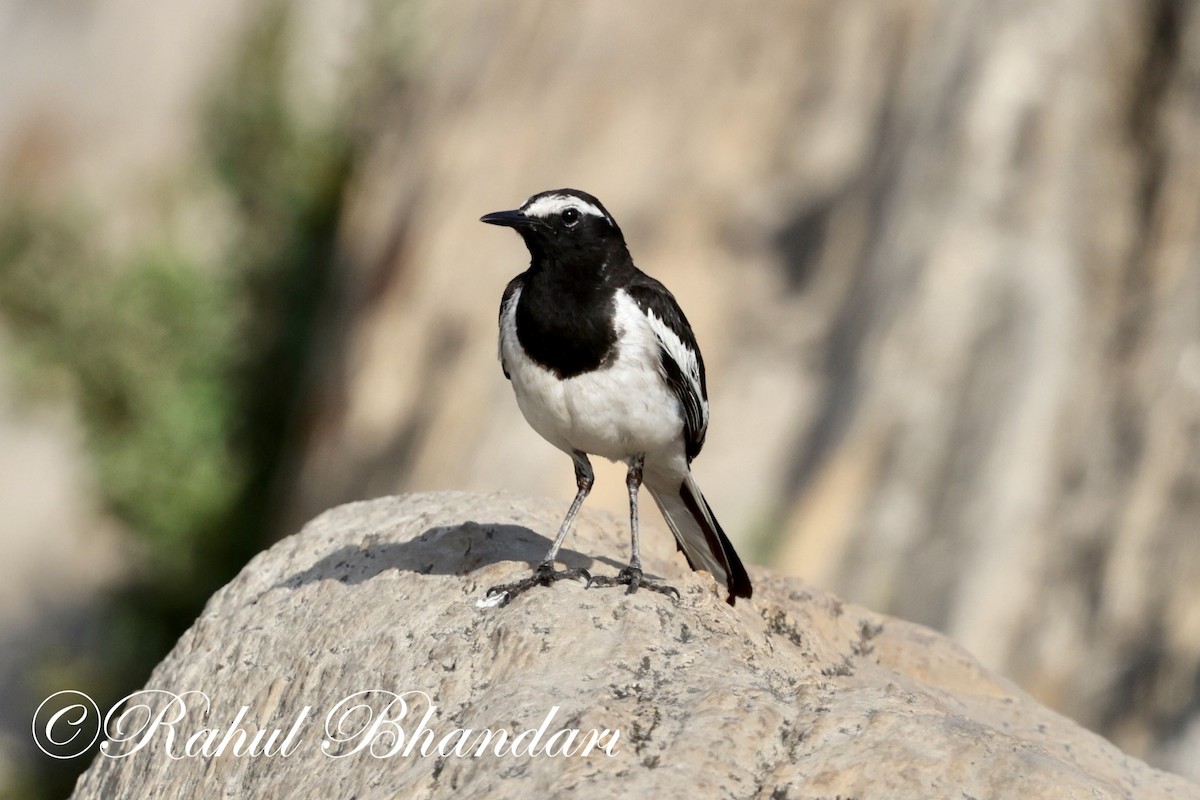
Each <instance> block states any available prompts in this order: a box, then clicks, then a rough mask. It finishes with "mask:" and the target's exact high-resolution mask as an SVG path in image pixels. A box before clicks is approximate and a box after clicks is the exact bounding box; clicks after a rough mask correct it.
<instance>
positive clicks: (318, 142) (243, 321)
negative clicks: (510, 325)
mask: <svg viewBox="0 0 1200 800" xmlns="http://www.w3.org/2000/svg"><path fill="white" fill-rule="evenodd" d="M283 8H284V7H283V6H282V5H274V6H269V7H268V9H267V11H266V12H264V13H263V15H262V18H261V21H260V24H258V25H257V26H256V27H254V28H253V29H252V30H251V32H250V34H249V36H248V37H247V38H246V40H245V41H244V42H243V43H242V46H241V47H240V48H239V53H240V55H239V56H238V58H236V59H235V62H234V64H233V65H232V68H231V70H230V72H229V74H227V75H225V76H222V78H221V80H220V81H219V82H218V91H217V92H216V94H215V95H214V97H213V101H212V103H211V106H210V109H209V112H208V113H207V114H206V116H205V120H204V127H203V137H202V141H203V149H202V151H201V152H199V153H197V154H196V163H195V164H193V165H190V166H189V168H188V169H185V170H184V174H192V175H193V176H195V175H197V174H198V175H199V176H200V178H201V179H202V181H203V184H204V185H205V186H207V187H211V186H212V184H213V182H214V181H215V182H216V184H217V185H218V186H219V187H220V189H221V191H223V192H224V193H225V194H226V196H227V199H228V202H229V206H230V207H232V208H234V209H235V219H234V220H233V224H232V228H233V232H232V234H231V235H229V236H228V237H226V238H225V239H224V241H225V242H226V244H225V246H224V247H223V248H222V251H221V252H219V253H217V254H216V256H215V258H214V257H211V256H210V257H208V258H206V259H205V260H204V263H201V262H200V259H199V257H198V256H194V255H192V254H189V253H188V252H185V250H186V246H185V245H181V244H180V243H177V242H172V241H151V242H146V243H144V244H143V245H141V246H139V247H137V248H134V252H133V255H132V256H129V257H126V258H122V259H119V260H117V259H113V258H111V257H107V256H105V255H103V254H102V253H100V252H98V251H97V248H96V247H95V246H93V245H92V240H93V231H94V230H95V226H94V225H93V224H92V223H91V221H90V220H88V219H87V218H86V217H84V216H82V215H78V214H70V213H66V212H63V211H62V210H60V209H53V210H47V209H34V208H30V207H21V206H14V207H10V208H8V209H7V210H0V319H3V322H4V324H5V327H7V328H8V329H9V330H10V331H11V332H12V333H13V334H14V337H13V338H15V339H16V341H17V349H18V358H19V359H20V362H21V365H20V368H19V370H18V372H19V373H20V374H21V376H22V378H24V380H23V381H22V384H23V385H24V386H25V387H26V390H27V391H28V392H31V393H34V394H35V395H36V394H37V393H40V392H55V391H60V390H63V389H65V390H66V391H67V392H68V393H69V395H70V396H71V398H72V400H73V401H74V403H75V404H76V405H77V407H78V408H79V410H80V413H81V416H82V419H83V422H84V425H85V429H86V431H87V436H88V448H89V452H90V455H91V457H92V460H93V468H94V472H95V474H96V476H97V479H98V481H99V485H100V489H101V492H102V494H103V499H104V501H105V503H106V506H107V508H108V510H109V511H110V512H111V513H112V514H113V515H114V516H115V517H117V518H118V519H119V520H120V521H121V522H122V523H123V524H124V525H125V527H126V528H127V529H128V531H129V532H130V533H131V534H132V535H133V536H134V537H135V538H136V541H137V546H136V547H135V548H133V550H134V552H137V553H139V554H141V555H142V556H144V558H143V559H142V563H140V564H139V565H138V568H137V569H136V570H135V572H134V575H133V577H132V579H131V580H130V582H129V583H128V584H126V585H124V586H122V587H120V588H119V590H118V591H116V592H115V593H114V594H113V596H112V597H111V598H109V602H108V604H107V606H106V608H105V610H104V627H103V630H102V631H99V632H98V633H97V634H96V635H95V637H94V641H90V642H89V643H88V645H87V648H88V649H87V657H86V663H82V662H80V663H75V664H71V663H64V662H57V663H53V664H51V663H48V664H47V665H46V669H45V672H46V673H47V674H53V675H55V676H57V678H56V680H57V681H58V682H59V683H61V682H62V681H63V680H64V679H65V677H64V671H65V672H66V673H67V674H68V675H70V674H73V675H74V676H75V677H76V678H77V679H78V682H77V683H75V682H72V683H73V685H78V686H80V687H89V688H90V689H91V692H90V693H92V694H93V696H94V697H96V699H97V700H98V701H99V702H100V704H101V706H102V707H103V706H104V705H105V703H106V701H107V702H112V701H114V700H115V699H116V698H119V697H121V696H123V695H124V694H125V693H127V692H129V691H131V690H133V689H134V688H136V687H138V686H140V685H141V684H142V683H144V681H145V679H146V676H147V675H148V672H149V669H150V668H151V667H152V666H153V664H154V663H156V662H157V661H158V660H160V659H161V658H162V656H163V655H164V654H165V652H166V650H167V649H168V648H169V647H170V646H171V645H172V644H173V643H174V641H175V640H176V638H177V637H178V636H179V634H180V633H182V631H183V630H184V629H185V628H186V627H187V626H188V625H190V624H191V622H192V621H193V620H194V618H195V616H196V614H197V613H198V612H199V610H200V608H201V607H202V605H203V603H204V602H205V600H206V599H207V598H208V597H209V595H211V593H212V592H213V591H214V590H215V589H216V588H218V587H219V586H220V585H222V584H223V583H225V582H226V581H228V580H229V579H230V578H231V577H232V576H233V575H234V574H235V573H236V572H237V570H238V569H240V568H241V567H242V566H243V565H244V564H245V562H246V561H247V560H248V558H249V557H250V556H251V555H252V554H253V553H255V552H257V551H258V550H260V549H262V548H263V547H264V546H265V545H267V544H269V542H270V539H271V538H272V537H273V536H274V535H275V531H274V530H273V529H272V525H271V520H272V517H273V512H274V509H273V508H272V499H273V498H276V497H278V496H279V494H280V493H279V492H278V488H279V486H278V482H279V480H280V475H281V473H283V472H285V471H286V470H285V469H284V466H285V465H284V459H285V458H286V457H287V453H288V448H289V436H290V435H291V433H292V431H294V430H295V428H296V423H295V417H296V414H297V410H298V409H297V400H298V398H299V397H300V395H301V394H302V391H301V387H302V384H303V381H304V378H305V369H306V365H307V363H308V360H309V358H310V356H311V352H312V342H313V339H314V336H315V335H316V332H317V329H316V324H317V320H318V318H319V315H318V311H319V308H320V305H321V302H322V299H323V297H324V295H325V294H326V291H327V284H328V279H329V276H330V274H331V269H332V264H333V260H334V244H335V237H336V230H337V224H338V220H339V218H340V216H341V206H342V196H343V191H344V188H345V185H346V181H347V178H348V174H349V168H350V164H351V163H352V160H353V155H354V152H353V137H352V135H351V133H352V131H351V130H350V124H349V123H339V125H341V127H338V126H334V125H330V126H324V127H321V128H318V129H314V128H313V127H312V126H311V125H310V124H308V123H305V122H304V121H302V120H300V119H299V118H298V117H297V116H296V115H295V114H293V113H291V112H290V111H289V108H288V105H287V103H286V101H285V97H284V92H283V74H284V65H285V63H286V57H287V52H286V47H285V45H286V42H287V37H286V35H285V34H286V23H287V17H286V14H285V13H284V11H283V10H282V9H283ZM183 191H184V193H185V194H186V192H187V187H186V186H185V187H184V189H183ZM163 228H164V230H165V229H168V227H167V226H163ZM58 688H61V686H59V687H58ZM84 766H86V764H85V763H82V762H79V763H76V762H66V763H65V764H54V765H49V764H47V765H45V767H44V768H45V769H46V770H47V772H46V773H45V774H43V775H41V776H40V777H38V778H36V779H35V781H40V785H39V784H37V783H36V782H35V784H31V785H32V786H34V788H31V789H29V791H28V793H27V794H28V796H36V795H41V796H46V797H50V796H57V795H61V794H62V793H63V792H64V791H65V790H67V789H69V786H70V785H71V783H70V782H71V781H72V780H73V774H70V772H69V770H72V769H74V770H78V769H82V768H83V767H84ZM55 768H60V771H59V772H57V773H54V772H53V770H54V769H55ZM61 770H67V771H66V772H64V771H61ZM23 791H24V789H23Z"/></svg>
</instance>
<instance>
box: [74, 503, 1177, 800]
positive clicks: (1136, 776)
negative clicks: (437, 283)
mask: <svg viewBox="0 0 1200 800" xmlns="http://www.w3.org/2000/svg"><path fill="white" fill-rule="evenodd" d="M563 505H565V504H564V503H559V502H548V501H540V500H530V499H527V498H524V497H518V496H513V495H507V494H494V495H486V496H484V495H477V494H468V493H439V494H414V495H407V496H402V497H392V498H383V499H380V500H374V501H371V502H362V503H354V504H350V505H345V506H341V507H339V508H336V509H333V510H331V511H329V512H327V513H325V514H323V515H322V516H320V517H319V518H317V519H316V520H314V521H313V522H312V523H310V524H309V525H308V526H307V527H305V529H304V530H303V531H301V532H300V533H299V534H297V535H295V536H292V537H290V538H288V539H285V540H284V541H282V542H280V543H279V544H277V545H276V546H274V547H273V548H271V549H270V550H268V551H267V552H264V553H262V554H260V555H259V556H257V557H256V558H255V559H254V560H253V561H251V562H250V563H249V564H248V565H247V566H246V568H245V569H244V570H243V571H242V573H241V574H240V575H239V576H238V577H237V578H236V579H235V580H234V581H232V582H231V583H230V584H229V585H228V586H226V587H225V588H223V589H222V590H221V591H219V592H218V593H217V594H216V595H214V596H213V598H212V600H211V601H210V602H209V604H208V606H207V607H206V608H205V610H204V612H203V614H201V616H200V618H199V619H198V620H197V621H196V624H195V625H194V626H193V627H192V628H191V630H189V631H188V632H187V633H186V634H184V636H183V637H182V638H181V639H180V640H179V642H178V644H177V645H176V646H175V649H174V650H173V651H172V652H171V653H170V655H168V656H167V658H166V659H165V660H164V661H163V662H162V663H161V664H160V665H159V666H158V668H157V669H156V670H155V671H154V673H153V675H152V676H151V678H150V680H149V682H148V684H147V689H152V690H161V692H159V693H154V694H145V695H141V696H139V698H138V699H137V700H136V701H134V702H131V703H130V706H136V705H141V704H144V705H145V706H146V707H147V708H148V709H150V711H151V712H152V713H151V714H147V713H145V712H143V711H136V710H135V711H133V712H131V713H130V714H128V715H127V716H126V717H125V719H124V721H123V724H122V725H121V726H119V727H120V730H114V731H111V733H113V734H115V735H114V736H113V737H112V739H113V740H112V741H110V742H109V744H108V745H107V746H106V747H107V749H106V751H105V752H104V753H103V754H101V755H100V756H98V757H97V758H96V761H95V763H94V764H93V765H92V766H91V768H90V769H89V770H88V771H87V772H86V773H85V774H84V775H83V777H82V778H81V779H80V781H79V783H78V785H77V787H76V791H75V794H74V797H75V798H78V800H86V799H90V798H113V797H139V798H179V797H220V796H256V797H287V798H329V797H341V798H348V797H354V798H357V799H358V800H366V799H367V798H383V797H519V798H527V797H545V796H551V795H554V796H558V795H564V796H565V795H567V794H577V793H585V794H586V796H589V797H595V798H603V797H618V796H620V797H630V796H637V797H654V798H669V797H685V796H686V797H689V798H693V800H698V798H709V797H712V798H718V797H720V798H726V797H738V798H762V799H763V800H767V799H768V798H771V799H773V800H778V799H779V798H818V797H824V798H833V797H843V798H846V797H856V798H866V797H888V798H904V797H914V798H931V797H948V798H949V797H953V798H966V797H976V798H1001V797H1012V798H1029V797H1038V798H1056V797H1087V798H1095V797H1134V796H1136V797H1138V798H1157V797H1178V798H1183V797H1189V798H1200V788H1197V787H1196V786H1194V785H1191V784H1189V783H1188V782H1187V781H1185V780H1184V779H1182V778H1179V777H1176V776H1173V775H1170V774H1167V773H1164V772H1159V771H1156V770H1154V769H1151V768H1150V767H1148V766H1146V765H1145V764H1143V763H1142V762H1140V761H1137V760H1136V759H1133V758H1130V757H1127V756H1126V755H1124V754H1123V753H1121V752H1120V751H1119V750H1117V749H1116V748H1115V747H1114V746H1112V745H1111V744H1109V743H1108V742H1106V741H1105V740H1103V739H1101V738H1100V737H1099V736H1096V735H1095V734H1092V733H1090V732H1088V731H1086V730H1084V729H1083V728H1081V727H1080V726H1078V725H1076V724H1075V723H1073V722H1071V721H1070V720H1068V719H1066V718H1064V717H1062V716H1060V715H1058V714H1056V713H1054V712H1052V711H1049V710H1047V709H1046V708H1044V707H1043V706H1041V705H1039V704H1038V703H1036V702H1034V701H1033V700H1032V699H1031V698H1030V697H1029V696H1027V695H1026V694H1024V693H1023V692H1021V691H1020V690H1019V689H1017V688H1016V687H1015V686H1014V685H1013V684H1011V683H1009V682H1008V681H1006V680H1005V679H1003V678H1000V677H998V676H996V675H993V674H990V673H989V672H988V671H987V670H985V669H983V668H982V667H981V666H980V665H979V663H978V662H976V661H975V659H974V658H972V656H971V655H969V654H968V653H967V652H965V651H964V650H963V649H962V648H961V647H959V646H958V645H956V644H955V643H954V642H952V641H951V640H949V639H947V638H946V637H944V636H941V635H939V634H937V633H934V632H933V631H931V630H929V629H926V628H923V627H920V626H917V625H913V624H910V623H907V622H903V621H901V620H897V619H893V618H890V617H885V616H881V615H878V614H874V613H872V612H870V611H867V610H865V609H862V608H858V607H856V606H853V605H850V604H848V603H843V602H842V601H840V600H838V599H837V598H836V597H833V596H831V595H828V594H824V593H821V592H817V591H814V590H812V589H810V588H809V587H806V586H805V585H804V584H803V583H801V582H800V581H798V580H795V579H790V578H783V577H779V576H777V575H774V574H772V573H771V572H769V571H768V570H765V569H752V571H751V574H752V577H753V578H754V580H755V594H754V598H753V600H751V601H749V602H747V601H740V602H738V604H737V605H736V606H735V607H730V606H729V605H727V604H726V603H725V602H724V599H723V596H722V594H721V593H720V592H719V590H718V587H717V586H716V584H715V582H714V581H713V580H712V579H711V578H710V577H709V576H708V575H707V574H705V573H693V572H691V571H689V570H688V568H687V565H686V563H685V562H684V560H683V557H682V556H681V555H679V554H677V553H676V552H675V549H674V546H673V544H672V543H671V541H670V537H669V536H668V535H666V534H664V533H662V532H661V531H658V530H654V529H651V530H649V531H648V532H647V536H646V537H645V538H646V539H647V541H646V543H645V552H644V560H645V564H646V568H647V571H648V572H649V573H652V574H654V575H656V576H659V577H661V578H663V579H665V580H667V581H668V582H670V583H671V584H673V585H674V586H676V587H678V589H679V591H680V592H681V595H682V596H681V598H680V599H679V600H678V601H676V600H674V599H672V598H671V597H668V596H665V595H662V594H657V593H654V592H648V591H641V592H638V593H636V594H633V595H628V594H625V593H624V591H623V590H622V589H611V588H605V589H599V588H591V589H586V588H585V587H584V586H583V585H582V584H581V583H579V582H573V581H563V582H560V583H557V584H555V585H554V586H553V587H550V588H541V587H537V588H535V589H534V590H532V591H530V592H528V593H526V594H524V595H522V596H520V597H518V598H516V599H515V600H514V601H513V602H512V603H510V604H509V605H508V606H506V607H502V608H496V607H486V606H485V605H483V604H481V603H480V600H481V598H482V597H483V595H484V592H485V590H486V588H487V587H488V586H491V585H493V584H496V583H500V582H505V581H509V580H511V579H513V578H516V577H522V576H524V575H525V574H527V571H528V569H529V568H530V567H531V566H532V565H533V564H535V563H536V562H537V561H538V560H539V559H540V558H541V556H542V555H543V553H544V552H545V549H546V548H547V547H548V545H549V540H548V539H547V538H546V534H549V533H552V532H553V531H554V530H555V529H556V528H557V525H558V523H559V518H560V516H561V513H562V511H563V508H562V506H563ZM627 552H628V542H627V531H626V523H625V522H624V521H623V520H620V519H616V518H613V517H611V516H609V515H607V514H603V513H588V512H587V511H585V512H584V513H583V514H581V516H580V518H579V523H578V528H577V530H576V531H575V532H574V533H573V534H572V536H571V538H570V539H568V542H567V549H565V550H564V551H563V553H562V558H561V561H562V563H564V564H566V565H568V566H580V567H585V568H587V569H588V570H591V571H592V572H593V573H600V574H611V573H614V572H615V571H616V570H617V569H618V568H619V567H620V566H622V563H623V561H624V559H625V557H626V554H627ZM167 692H169V693H171V694H166V693H167ZM201 692H203V693H204V695H205V696H206V697H205V696H202V695H200V694H199V693H201ZM187 693H194V694H187ZM355 705H359V706H361V707H359V708H358V709H357V710H354V709H353V707H354V706H355ZM243 706H245V707H247V710H246V712H245V713H244V714H242V716H241V719H240V721H239V719H238V715H239V710H240V709H241V708H242V707H243ZM306 707H307V710H305V709H306ZM185 709H186V711H185ZM205 711H207V715H205V713H204V712H205ZM401 712H404V713H405V715H404V716H403V718H401V717H400V715H401ZM552 712H553V713H552ZM153 714H161V716H160V717H159V718H158V719H159V723H158V724H157V726H155V725H154V723H149V720H151V719H152V715H153ZM548 717H550V719H549V720H547V718H548ZM381 720H384V721H383V722H381ZM388 720H390V722H389V721H388ZM148 723H149V725H148ZM393 723H394V724H393ZM543 723H546V724H545V725H543ZM372 725H375V726H376V727H374V728H372V727H371V726H372ZM235 727H236V728H241V729H242V730H244V731H245V734H246V736H248V737H249V736H252V735H253V734H254V732H256V731H258V730H262V731H263V732H264V736H265V735H267V734H269V732H270V731H273V730H275V729H279V731H280V733H279V735H278V736H277V738H276V739H275V740H274V741H273V742H271V744H270V745H269V752H268V753H267V754H263V755H259V756H257V757H255V756H251V755H245V754H243V755H240V756H239V755H237V754H236V753H235V750H234V747H235V745H238V744H239V742H238V741H237V738H236V734H231V735H230V736H229V737H227V734H229V733H230V728H235ZM539 728H541V729H542V733H541V736H540V738H539V739H538V741H537V742H536V743H535V742H533V739H534V734H525V735H524V737H523V738H519V739H514V738H509V739H507V740H506V741H504V742H503V743H501V740H500V738H499V735H500V732H501V731H504V732H506V733H507V735H508V736H509V737H520V735H521V734H522V733H523V732H525V731H536V730H537V729H539ZM205 729H211V730H213V731H214V732H213V733H212V734H206V733H204V730H205ZM484 729H487V730H489V731H491V738H490V739H488V740H486V745H485V746H483V747H482V748H481V747H480V745H481V743H483V742H484V740H483V739H481V738H480V737H482V736H483V733H482V731H483V730H484ZM422 730H427V731H430V733H429V734H424V733H421V731H422ZM463 730H469V731H470V733H469V734H468V733H463V732H461V731H463ZM570 730H578V731H579V732H580V733H579V734H578V736H577V737H576V738H575V739H571V738H570V737H571V734H570V733H559V731H570ZM372 731H374V732H375V733H379V734H380V735H374V734H373V733H372ZM397 731H403V733H404V738H399V739H398V738H397V737H396V735H395V734H396V732H397ZM593 732H595V734H593ZM289 733H290V734H291V736H290V738H287V736H288V734H289ZM122 737H123V738H124V741H118V740H119V739H121V738H122ZM265 741H267V740H266V739H265V738H264V739H263V740H260V742H259V745H260V749H261V746H262V744H263V743H264V742H265ZM222 742H224V751H223V752H222V753H221V754H219V755H212V754H213V753H216V752H217V751H218V750H219V749H220V748H221V744H222ZM410 742H412V744H413V745H414V747H413V748H411V749H409V750H407V751H406V750H405V748H406V746H407V745H408V744H409V743H410ZM588 743H592V744H593V747H592V748H591V750H590V752H587V753H586V754H585V753H584V750H585V745H586V744H588ZM240 744H241V746H242V747H245V746H247V745H248V744H249V741H248V740H244V741H242V742H240ZM456 745H457V746H458V748H459V753H460V754H455V753H454V752H453V749H454V747H455V746H456ZM531 745H532V749H533V753H534V754H532V755H531V754H530V753H529V752H527V751H528V750H529V748H530V746H531ZM439 747H440V748H441V753H439V752H438V749H439ZM205 748H207V751H208V754H207V755H206V754H205V753H204V750H205ZM422 749H425V750H426V751H427V752H428V755H422V754H421V750H422ZM514 749H515V750H516V751H517V752H516V753H515V754H514V752H513V750H514ZM564 749H565V750H566V752H565V753H564V752H562V751H563V750H564ZM498 750H499V754H497V751H498ZM481 752H482V754H480V753H481ZM285 753H286V754H285ZM462 753H465V754H466V755H462ZM172 756H175V757H172Z"/></svg>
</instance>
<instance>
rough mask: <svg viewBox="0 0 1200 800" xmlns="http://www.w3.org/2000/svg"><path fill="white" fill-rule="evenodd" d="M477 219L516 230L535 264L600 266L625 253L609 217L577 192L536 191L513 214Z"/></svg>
mask: <svg viewBox="0 0 1200 800" xmlns="http://www.w3.org/2000/svg"><path fill="white" fill-rule="evenodd" d="M479 219H480V221H481V222H486V223H488V224H490V225H503V226H505V227H509V228H513V229H514V230H516V232H517V233H519V234H521V238H522V239H524V240H525V246H526V247H528V248H529V252H530V254H531V255H532V256H533V258H534V262H535V263H536V262H537V261H538V260H539V259H548V260H551V261H556V262H568V263H572V262H573V263H597V264H602V263H603V262H605V261H607V260H608V258H609V257H610V256H611V255H612V254H614V253H626V252H627V251H626V249H625V237H624V235H622V233H621V229H620V228H618V227H617V223H616V222H615V221H614V220H613V218H612V215H611V214H609V213H608V212H607V211H606V210H605V209H604V206H602V205H601V204H600V201H599V200H597V199H596V198H595V197H593V196H592V195H590V194H588V193H587V192H581V191H579V190H578V189H554V190H551V191H548V192H539V193H538V194H535V195H534V196H533V197H530V198H529V199H528V200H526V201H525V203H524V204H523V205H522V206H521V207H520V208H518V209H516V210H514V211H494V212H492V213H491V214H484V215H483V216H482V217H480V218H479Z"/></svg>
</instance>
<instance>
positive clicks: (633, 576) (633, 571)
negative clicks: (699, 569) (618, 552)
mask: <svg viewBox="0 0 1200 800" xmlns="http://www.w3.org/2000/svg"><path fill="white" fill-rule="evenodd" d="M588 586H589V587H591V586H628V587H629V588H628V589H626V590H625V594H633V593H634V592H636V591H637V590H638V588H639V587H641V588H643V589H649V590H650V591H652V592H658V593H659V594H668V595H675V599H676V600H678V599H679V590H678V589H676V588H675V587H674V586H668V585H667V584H665V583H654V582H653V581H648V580H646V578H645V577H643V576H642V570H641V569H640V568H638V567H632V566H630V567H626V568H625V569H623V570H621V571H620V572H618V573H617V577H615V578H609V577H608V576H606V575H597V576H596V577H594V578H590V579H589V580H588Z"/></svg>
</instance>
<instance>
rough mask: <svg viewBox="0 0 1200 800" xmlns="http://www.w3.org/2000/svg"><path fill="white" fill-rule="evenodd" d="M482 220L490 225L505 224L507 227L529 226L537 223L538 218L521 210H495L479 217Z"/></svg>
mask: <svg viewBox="0 0 1200 800" xmlns="http://www.w3.org/2000/svg"><path fill="white" fill-rule="evenodd" d="M479 221H480V222H486V223H487V224H488V225H503V226H504V227H506V228H529V227H532V226H533V225H534V224H536V223H537V221H538V220H537V218H535V217H527V216H525V215H524V214H522V213H521V212H520V211H493V212H492V213H490V214H484V215H483V216H482V217H480V218H479Z"/></svg>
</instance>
